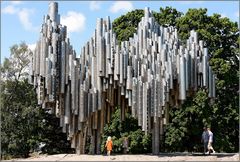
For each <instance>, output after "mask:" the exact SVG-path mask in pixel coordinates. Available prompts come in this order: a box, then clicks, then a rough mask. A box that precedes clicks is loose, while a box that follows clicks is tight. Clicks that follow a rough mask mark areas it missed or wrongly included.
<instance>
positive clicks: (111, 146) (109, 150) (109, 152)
mask: <svg viewBox="0 0 240 162" xmlns="http://www.w3.org/2000/svg"><path fill="white" fill-rule="evenodd" d="M105 147H106V148H107V155H108V156H110V155H111V151H112V148H113V142H112V139H111V136H109V137H108V138H107V141H106V145H105Z"/></svg>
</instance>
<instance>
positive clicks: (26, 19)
mask: <svg viewBox="0 0 240 162" xmlns="http://www.w3.org/2000/svg"><path fill="white" fill-rule="evenodd" d="M13 2H15V3H16V2H17V1H13ZM13 2H11V3H13ZM18 4H19V3H18ZM2 13H3V14H11V15H17V16H18V18H19V21H20V23H21V24H22V25H23V27H24V29H26V30H28V31H36V30H37V27H34V26H33V24H32V22H31V21H30V15H32V14H33V13H34V10H33V9H27V8H17V7H15V6H14V5H8V6H6V7H5V8H3V9H2Z"/></svg>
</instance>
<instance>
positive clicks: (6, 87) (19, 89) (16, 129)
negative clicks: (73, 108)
mask: <svg viewBox="0 0 240 162" xmlns="http://www.w3.org/2000/svg"><path fill="white" fill-rule="evenodd" d="M26 48H27V46H26V45H25V44H24V43H23V44H20V45H14V46H13V47H12V48H11V52H12V53H11V58H10V59H6V60H5V61H4V63H3V66H2V67H1V72H2V74H3V78H4V80H1V87H0V88H1V89H0V90H1V96H0V103H1V156H2V157H3V158H4V159H7V158H11V157H28V156H29V153H30V152H33V151H37V149H38V146H39V144H40V142H44V143H46V146H45V147H44V149H43V152H44V153H49V154H51V153H63V152H67V151H68V150H70V149H69V148H70V144H69V142H68V141H67V140H66V139H67V137H66V135H65V134H63V133H61V128H60V127H59V119H57V118H56V117H54V115H52V114H49V113H47V112H45V110H43V109H42V108H40V107H39V106H38V105H37V97H36V92H35V90H34V89H33V86H32V85H30V84H29V83H28V81H27V79H26V75H25V70H24V69H26V68H27V65H28V62H29V60H28V57H27V54H26V52H27V51H28V49H26ZM28 54H29V51H28ZM15 65H17V66H15Z"/></svg>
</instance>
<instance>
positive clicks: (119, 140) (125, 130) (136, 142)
mask: <svg viewBox="0 0 240 162" xmlns="http://www.w3.org/2000/svg"><path fill="white" fill-rule="evenodd" d="M108 136H111V137H112V141H113V152H114V153H122V152H123V139H124V137H127V138H128V140H129V152H130V153H133V154H134V153H149V152H151V139H152V138H151V136H150V135H145V134H144V132H143V131H142V130H141V129H140V127H139V126H138V122H137V120H136V119H134V118H133V117H131V115H130V114H129V113H126V119H125V120H124V121H121V120H120V109H119V108H117V109H116V111H115V113H114V114H113V116H112V120H111V122H110V123H109V124H107V125H106V126H105V127H104V131H103V135H102V140H101V141H102V144H101V151H102V152H104V151H105V150H104V149H105V142H106V140H107V137H108Z"/></svg>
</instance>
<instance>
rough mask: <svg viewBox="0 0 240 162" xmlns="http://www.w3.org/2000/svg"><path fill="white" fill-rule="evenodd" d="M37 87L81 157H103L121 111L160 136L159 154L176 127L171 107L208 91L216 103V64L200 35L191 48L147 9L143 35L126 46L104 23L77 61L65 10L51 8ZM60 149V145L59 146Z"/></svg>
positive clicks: (38, 56)
mask: <svg viewBox="0 0 240 162" xmlns="http://www.w3.org/2000/svg"><path fill="white" fill-rule="evenodd" d="M30 76H31V77H30V82H31V83H32V84H33V85H34V87H35V88H36V91H37V96H38V103H39V104H41V105H42V107H43V108H46V109H49V110H51V112H52V113H55V114H56V115H57V116H58V117H59V118H60V126H61V127H62V131H63V132H65V133H67V135H68V138H69V140H71V146H72V148H75V149H76V153H78V154H82V153H85V152H84V150H85V146H86V139H87V137H88V136H89V137H90V138H91V150H90V151H91V152H92V153H98V154H99V153H100V144H101V134H102V132H103V127H104V125H105V124H106V123H108V122H110V120H111V115H112V114H113V113H114V110H115V108H116V106H119V107H120V110H121V119H122V120H124V118H125V113H126V111H128V112H130V113H131V114H132V116H133V117H135V118H137V119H138V125H139V126H141V128H142V130H143V131H145V132H146V133H152V141H153V143H152V144H153V146H152V149H153V153H155V154H157V153H158V152H159V148H160V147H161V143H162V142H161V141H162V140H163V138H162V137H163V134H164V125H165V124H167V123H168V111H169V108H170V107H173V106H175V107H180V106H181V104H182V103H183V101H184V100H185V99H186V98H187V97H188V96H192V95H193V94H194V92H196V91H197V90H198V88H200V87H205V88H208V90H209V97H210V98H214V97H215V77H214V74H213V73H212V70H211V66H209V63H208V49H207V48H205V47H204V42H203V41H201V40H200V41H198V35H197V33H196V32H195V31H191V32H190V37H189V39H188V40H187V41H186V44H185V45H183V44H182V43H180V40H179V39H178V35H177V30H176V29H175V28H174V27H168V28H165V27H162V26H160V25H159V24H158V23H157V22H156V21H155V20H154V17H153V15H152V12H151V11H149V9H148V8H145V14H144V17H142V20H141V22H139V24H138V28H137V32H136V33H135V34H134V36H133V37H132V38H129V41H124V42H121V43H120V44H119V42H118V41H117V39H116V34H115V33H114V32H113V29H112V24H111V22H110V18H109V17H107V18H106V20H103V19H102V18H99V19H97V27H96V30H95V32H94V35H93V36H92V37H91V38H90V40H89V41H88V42H87V43H86V44H85V45H84V46H83V47H82V50H81V54H80V58H77V57H76V52H75V51H74V50H73V48H72V46H71V45H70V43H69V39H68V38H67V27H66V26H62V25H61V24H60V16H59V14H58V4H57V3H56V2H50V3H49V13H48V15H46V16H45V17H44V20H43V24H42V29H41V32H40V40H39V41H38V42H37V46H36V49H35V51H34V55H33V57H32V62H31V70H30ZM56 142H57V141H56Z"/></svg>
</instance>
